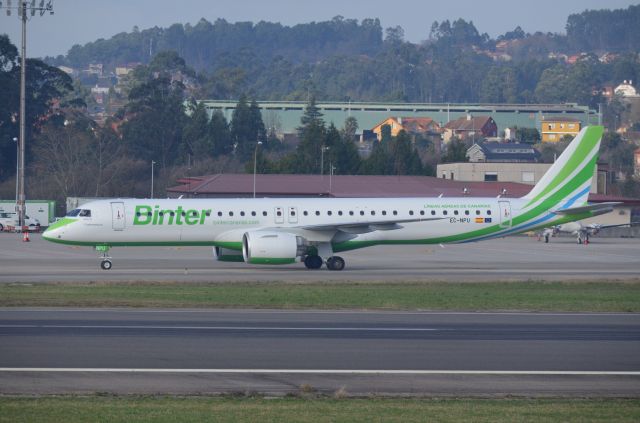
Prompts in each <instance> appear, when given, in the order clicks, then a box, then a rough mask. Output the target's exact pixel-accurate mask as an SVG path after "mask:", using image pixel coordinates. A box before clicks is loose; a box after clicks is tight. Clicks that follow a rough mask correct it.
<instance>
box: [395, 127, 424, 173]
mask: <svg viewBox="0 0 640 423" xmlns="http://www.w3.org/2000/svg"><path fill="white" fill-rule="evenodd" d="M391 155H392V157H393V170H392V173H393V174H394V175H422V174H424V166H423V164H422V161H421V160H420V156H419V155H418V152H417V151H416V149H415V148H413V147H412V145H411V138H410V137H409V134H407V133H406V132H405V131H404V130H402V131H400V132H399V133H398V135H397V136H396V138H395V140H394V141H393V142H392V143H391Z"/></svg>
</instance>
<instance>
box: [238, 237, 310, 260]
mask: <svg viewBox="0 0 640 423" xmlns="http://www.w3.org/2000/svg"><path fill="white" fill-rule="evenodd" d="M305 252H306V240H305V239H304V238H303V237H301V236H296V235H294V234H291V233H287V232H271V231H251V232H247V233H245V234H244V236H243V237H242V255H243V257H244V261H246V262H247V263H251V264H288V263H293V262H295V261H296V258H297V257H300V256H302V255H304V254H305Z"/></svg>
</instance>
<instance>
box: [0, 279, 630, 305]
mask: <svg viewBox="0 0 640 423" xmlns="http://www.w3.org/2000/svg"><path fill="white" fill-rule="evenodd" d="M0 306H4V307H12V306H36V307H37V306H48V307H57V306H59V307H70V306H77V307H188V308H191V307H193V308H200V307H252V308H276V309H277V308H284V309H304V308H314V309H378V310H530V311H593V312H639V311H640V281H634V282H535V281H530V282H487V283H474V282H456V283H452V282H415V283H358V282H343V283H333V282H332V283H299V284H298V283H281V282H273V283H183V282H179V283H150V282H131V283H120V282H118V283H116V282H113V283H111V282H95V283H71V282H69V283H50V284H2V285H0Z"/></svg>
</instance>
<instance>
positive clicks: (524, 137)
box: [516, 128, 540, 144]
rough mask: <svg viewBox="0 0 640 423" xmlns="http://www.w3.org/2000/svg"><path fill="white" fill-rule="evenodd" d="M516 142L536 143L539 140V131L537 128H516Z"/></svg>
mask: <svg viewBox="0 0 640 423" xmlns="http://www.w3.org/2000/svg"><path fill="white" fill-rule="evenodd" d="M516 139H517V140H518V142H524V143H528V144H537V143H538V142H540V131H538V129H537V128H516Z"/></svg>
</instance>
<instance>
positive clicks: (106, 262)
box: [100, 260, 113, 270]
mask: <svg viewBox="0 0 640 423" xmlns="http://www.w3.org/2000/svg"><path fill="white" fill-rule="evenodd" d="M112 266H113V264H112V263H111V260H102V261H101V262H100V267H101V268H102V270H109V269H111V267H112Z"/></svg>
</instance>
